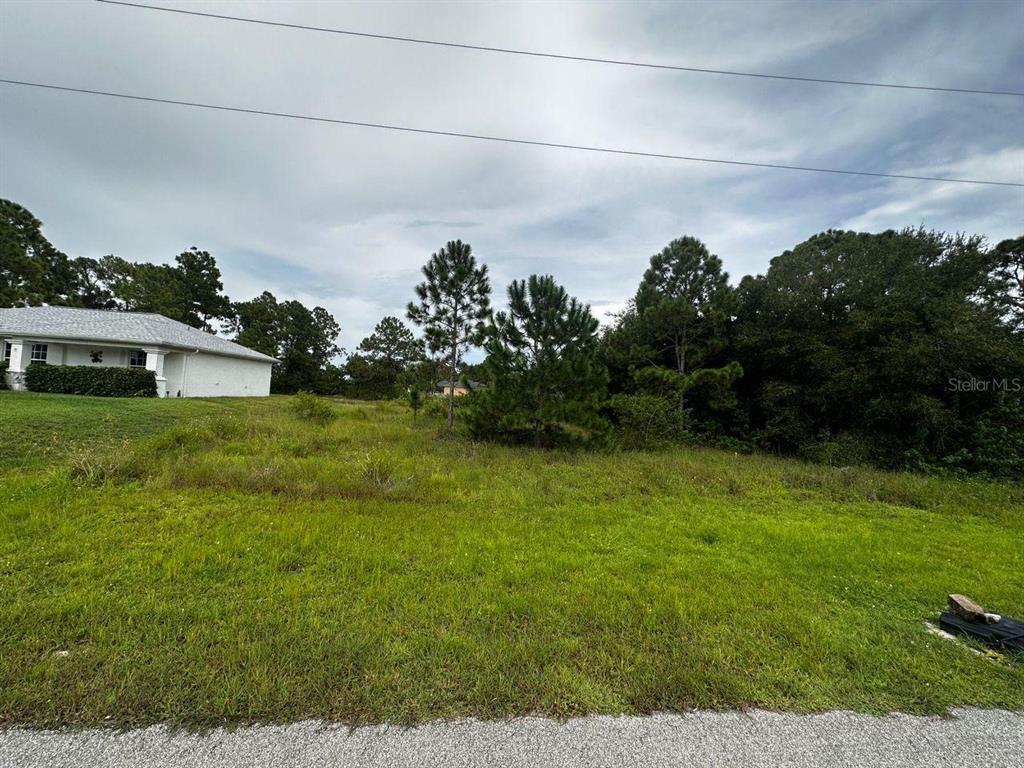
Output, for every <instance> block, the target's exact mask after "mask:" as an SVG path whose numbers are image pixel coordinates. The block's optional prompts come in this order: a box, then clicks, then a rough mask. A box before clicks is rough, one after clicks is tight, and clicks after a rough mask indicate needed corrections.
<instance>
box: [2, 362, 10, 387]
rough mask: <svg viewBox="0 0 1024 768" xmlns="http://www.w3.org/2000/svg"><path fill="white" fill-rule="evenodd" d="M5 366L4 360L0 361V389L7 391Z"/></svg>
mask: <svg viewBox="0 0 1024 768" xmlns="http://www.w3.org/2000/svg"><path fill="white" fill-rule="evenodd" d="M7 366H8V363H7V361H6V360H0V389H7Z"/></svg>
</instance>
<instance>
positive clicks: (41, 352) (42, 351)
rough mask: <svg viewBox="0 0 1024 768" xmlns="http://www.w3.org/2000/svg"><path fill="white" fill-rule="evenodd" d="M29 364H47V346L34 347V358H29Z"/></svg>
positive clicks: (37, 345) (36, 345) (38, 345)
mask: <svg viewBox="0 0 1024 768" xmlns="http://www.w3.org/2000/svg"><path fill="white" fill-rule="evenodd" d="M29 362H30V363H43V364H44V365H45V364H46V344H33V345H32V357H30V358H29Z"/></svg>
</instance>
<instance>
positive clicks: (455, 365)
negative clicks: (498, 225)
mask: <svg viewBox="0 0 1024 768" xmlns="http://www.w3.org/2000/svg"><path fill="white" fill-rule="evenodd" d="M423 276H424V277H425V278H426V280H424V281H423V282H422V283H420V284H419V285H417V286H416V296H417V298H418V299H419V303H414V302H410V303H409V306H408V309H407V314H408V317H409V319H410V320H412V321H413V322H414V323H416V324H417V325H420V326H423V329H424V336H425V337H426V341H427V346H428V347H429V349H430V351H431V352H433V353H436V352H443V353H444V354H445V357H446V359H447V363H448V374H449V375H448V379H449V382H450V384H451V386H450V387H449V389H448V428H449V429H451V428H452V424H453V423H454V421H455V391H454V390H455V387H454V384H455V381H456V378H457V377H458V374H459V366H460V365H461V363H462V358H463V355H464V354H465V353H466V352H467V351H468V350H469V348H470V347H473V346H476V345H478V344H479V343H480V341H481V340H482V338H483V330H484V321H485V320H486V319H487V317H488V316H489V314H490V295H491V284H490V280H489V279H488V277H487V266H486V265H484V264H481V265H480V266H477V263H476V259H475V258H474V257H473V251H472V249H471V248H470V246H469V243H463V242H462V241H461V240H454V241H451V242H449V243H448V244H447V245H446V246H445V247H444V248H442V249H441V250H439V251H438V252H437V253H435V254H433V255H432V256H431V257H430V261H428V262H427V263H426V265H425V266H424V267H423Z"/></svg>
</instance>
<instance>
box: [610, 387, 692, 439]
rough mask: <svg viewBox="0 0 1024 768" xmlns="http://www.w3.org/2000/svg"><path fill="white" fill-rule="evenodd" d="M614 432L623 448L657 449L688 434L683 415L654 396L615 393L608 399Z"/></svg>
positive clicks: (672, 404)
mask: <svg viewBox="0 0 1024 768" xmlns="http://www.w3.org/2000/svg"><path fill="white" fill-rule="evenodd" d="M607 407H608V411H609V412H610V415H611V418H612V422H613V423H614V424H615V434H616V438H617V440H618V442H619V444H620V445H622V446H623V447H624V448H633V449H637V448H639V449H643V448H657V447H658V446H661V445H665V444H666V443H678V442H681V441H683V440H685V439H686V438H687V437H688V432H687V426H688V423H687V419H686V416H685V415H683V414H681V413H680V412H679V409H678V408H677V407H676V405H675V403H672V402H669V401H668V400H666V399H665V398H662V397H657V396H656V395H648V394H639V395H615V396H614V397H612V398H611V399H610V400H609V401H608V406H607Z"/></svg>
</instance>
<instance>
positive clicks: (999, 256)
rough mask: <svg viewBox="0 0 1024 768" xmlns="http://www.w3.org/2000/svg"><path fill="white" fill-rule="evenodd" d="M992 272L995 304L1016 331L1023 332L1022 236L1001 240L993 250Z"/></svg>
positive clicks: (1023, 256) (1023, 266)
mask: <svg viewBox="0 0 1024 768" xmlns="http://www.w3.org/2000/svg"><path fill="white" fill-rule="evenodd" d="M993 257H994V259H995V264H994V265H993V270H992V279H993V283H994V285H993V290H994V297H995V300H996V303H997V304H998V305H1000V306H1002V307H1004V308H1005V311H1006V316H1007V318H1008V319H1009V321H1010V323H1011V324H1012V325H1013V327H1015V328H1016V329H1017V330H1018V331H1024V235H1022V236H1021V237H1017V238H1014V239H1013V240H1003V241H1002V242H1001V243H999V244H998V245H997V246H996V247H995V248H994V249H993Z"/></svg>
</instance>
